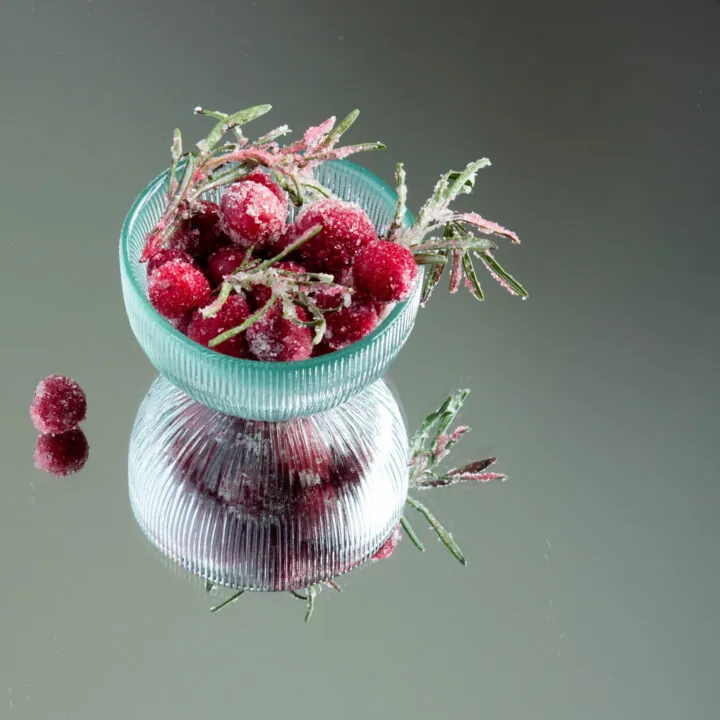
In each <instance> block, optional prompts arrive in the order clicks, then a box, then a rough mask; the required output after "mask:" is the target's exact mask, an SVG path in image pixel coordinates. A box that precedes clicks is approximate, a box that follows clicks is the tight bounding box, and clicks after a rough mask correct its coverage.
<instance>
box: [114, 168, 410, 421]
mask: <svg viewBox="0 0 720 720" xmlns="http://www.w3.org/2000/svg"><path fill="white" fill-rule="evenodd" d="M316 177H317V179H318V180H319V181H320V182H321V183H322V184H323V185H325V186H326V187H328V188H329V189H330V190H332V191H333V192H334V193H335V194H336V195H337V196H339V197H340V198H342V199H344V200H349V201H352V202H356V203H358V204H359V205H360V206H361V207H362V208H363V209H364V210H365V212H366V213H367V214H368V215H369V217H370V219H371V220H372V222H373V223H374V224H375V227H376V228H377V230H378V233H379V234H382V233H384V232H386V230H387V228H388V226H389V224H390V222H391V221H392V217H393V214H394V211H395V204H396V199H397V196H396V194H395V192H393V190H391V189H390V187H389V186H388V185H387V184H386V183H384V182H383V181H382V180H380V179H379V178H377V177H376V176H375V175H373V174H372V173H370V172H368V171H367V170H365V169H363V168H361V167H360V166H359V165H356V164H354V163H351V162H349V161H347V160H341V161H333V162H327V163H324V164H323V165H321V166H320V167H319V168H318V169H317V170H316ZM166 188H167V172H165V173H163V174H162V175H160V176H159V177H157V178H156V179H155V180H153V181H152V182H151V183H150V184H149V185H148V186H147V187H146V188H145V190H143V191H142V193H140V195H139V197H138V198H137V199H136V201H135V203H134V204H133V206H132V208H131V210H130V212H129V213H128V215H127V218H126V219H125V223H124V225H123V229H122V234H121V236H120V274H121V279H122V290H123V298H124V301H125V308H126V311H127V315H128V319H129V321H130V326H131V327H132V330H133V332H134V334H135V337H136V338H137V340H138V342H139V343H140V346H141V347H142V349H143V350H144V352H145V354H146V355H147V356H148V358H149V360H150V362H151V363H152V364H153V365H154V366H155V368H156V369H157V370H158V371H159V372H160V373H162V374H163V375H165V376H166V377H167V378H168V379H169V380H170V381H171V382H172V383H173V384H174V385H176V386H177V387H179V388H181V389H182V390H184V391H185V392H186V393H187V394H188V395H189V396H190V397H191V398H193V399H194V400H196V401H198V402H200V403H202V404H203V405H207V406H208V407H210V408H212V409H213V410H218V411H219V412H222V413H225V414H228V415H235V416H237V417H243V418H248V419H255V420H286V419H289V418H293V417H299V416H302V415H311V414H313V413H317V412H322V411H324V410H328V409H330V408H332V407H335V406H337V405H340V404H342V403H344V402H346V401H347V400H349V399H350V398H352V397H353V396H354V395H356V394H357V393H358V392H360V391H361V390H363V389H364V388H366V387H367V386H368V385H369V384H370V383H372V382H373V381H374V380H377V379H378V378H379V377H381V376H382V375H383V373H384V372H385V370H386V369H387V367H388V366H389V365H390V363H391V362H392V361H393V360H394V359H395V357H396V356H397V354H398V352H399V351H400V349H401V348H402V346H403V344H404V343H405V341H406V340H407V338H408V336H409V334H410V331H411V330H412V327H413V325H414V323H415V317H416V315H417V311H418V306H419V303H420V295H421V284H422V272H421V273H419V274H418V282H417V284H416V287H415V290H414V292H413V293H412V294H411V296H410V297H409V298H408V299H407V300H405V301H403V302H402V303H398V304H397V305H396V306H395V307H394V308H393V309H392V311H391V312H390V313H389V315H388V316H387V317H386V318H385V319H384V320H383V321H382V322H381V323H380V324H379V325H378V327H377V328H376V329H375V330H374V331H373V332H372V333H371V334H370V335H368V336H367V337H365V338H363V339H362V340H360V341H359V342H356V343H354V344H352V345H350V346H348V347H347V348H345V349H343V350H339V351H337V352H334V353H329V354H328V355H323V356H320V357H318V358H311V359H309V360H302V361H299V362H261V361H257V360H241V359H238V358H233V357H229V356H227V355H222V354H220V353H218V352H215V351H214V350H210V349H208V348H206V347H203V346H202V345H199V344H197V343H195V342H193V341H192V340H190V339H189V338H187V337H186V336H185V335H183V334H182V333H181V332H179V331H178V330H176V329H175V328H174V327H173V326H172V325H171V324H170V323H169V322H168V321H167V320H165V318H163V317H162V316H161V315H160V314H159V313H158V312H157V311H156V310H155V308H153V306H152V305H151V304H150V301H149V300H148V298H147V278H146V271H145V269H146V265H145V264H144V263H140V262H139V257H140V254H141V252H142V248H143V246H144V243H145V235H146V233H147V232H148V231H149V230H150V229H151V228H152V227H153V226H154V224H155V223H156V222H157V220H158V219H159V218H160V215H161V213H162V212H163V210H164V207H165V192H166ZM219 195H220V190H219V189H218V190H216V191H215V192H214V193H213V192H211V193H210V194H209V195H208V196H207V198H208V199H212V200H215V201H217V200H218V199H219ZM293 212H294V209H293ZM405 222H406V223H408V224H409V223H412V215H411V214H410V213H409V212H408V213H407V215H406V218H405Z"/></svg>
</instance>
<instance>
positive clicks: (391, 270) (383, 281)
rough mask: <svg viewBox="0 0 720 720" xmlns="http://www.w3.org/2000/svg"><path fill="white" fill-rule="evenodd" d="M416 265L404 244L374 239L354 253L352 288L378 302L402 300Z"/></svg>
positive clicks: (410, 286) (415, 275) (416, 271)
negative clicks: (353, 286)
mask: <svg viewBox="0 0 720 720" xmlns="http://www.w3.org/2000/svg"><path fill="white" fill-rule="evenodd" d="M417 274H418V266H417V263H416V262H415V258H414V257H413V254H412V253H411V252H410V250H408V249H407V248H406V247H405V246H404V245H399V244H398V243H395V242H389V241H387V240H378V241H377V242H373V243H369V244H368V245H366V246H365V247H364V248H362V249H361V250H360V251H359V252H358V254H357V256H356V257H355V263H354V264H353V279H354V281H355V288H356V289H357V291H358V292H359V293H362V294H363V295H364V296H366V297H369V298H372V299H373V300H380V301H381V302H398V301H400V300H404V299H405V298H406V297H407V296H408V295H409V294H410V291H411V290H412V288H413V284H414V282H415V278H416V277H417Z"/></svg>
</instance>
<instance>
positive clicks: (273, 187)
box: [243, 167, 288, 209]
mask: <svg viewBox="0 0 720 720" xmlns="http://www.w3.org/2000/svg"><path fill="white" fill-rule="evenodd" d="M243 182H256V183H259V184H260V185H264V186H265V187H266V188H267V189H268V190H270V192H272V194H273V195H274V196H275V197H276V198H277V199H278V200H279V201H280V202H281V203H283V205H284V206H285V208H286V209H287V201H288V199H287V196H286V195H285V191H284V190H283V189H282V188H281V187H280V186H279V185H278V184H277V183H276V182H275V181H274V180H273V179H272V178H271V177H270V175H269V174H268V173H266V172H265V171H264V170H262V169H261V168H259V167H256V168H255V169H254V170H253V171H252V172H250V173H248V175H246V176H245V179H244V180H243Z"/></svg>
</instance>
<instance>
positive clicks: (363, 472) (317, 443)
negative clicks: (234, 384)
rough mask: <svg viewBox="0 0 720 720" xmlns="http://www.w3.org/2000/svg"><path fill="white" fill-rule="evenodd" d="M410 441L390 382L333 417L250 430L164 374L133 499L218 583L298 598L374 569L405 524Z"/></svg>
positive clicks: (135, 465) (155, 533) (147, 419)
mask: <svg viewBox="0 0 720 720" xmlns="http://www.w3.org/2000/svg"><path fill="white" fill-rule="evenodd" d="M407 452H408V450H407V434H406V430H405V426H404V423H403V421H402V417H401V413H400V408H399V406H398V404H397V402H396V400H395V398H394V397H393V395H392V394H391V392H390V390H389V389H388V387H387V385H386V384H385V383H384V382H383V381H379V382H376V383H373V384H372V385H370V386H369V387H368V388H366V389H365V390H364V391H363V392H362V393H360V394H358V395H357V396H355V397H354V398H353V399H352V400H350V401H348V402H347V403H345V404H343V405H341V406H339V407H337V408H334V409H332V410H329V411H327V412H324V413H320V414H317V415H313V416H310V417H303V418H296V419H293V420H286V421H281V422H264V421H258V420H243V419H241V418H237V417H232V416H229V415H223V414H221V413H219V412H217V411H214V410H211V409H209V408H207V407H205V406H204V405H201V404H200V403H196V402H194V401H193V400H191V399H190V398H189V397H188V396H187V395H185V394H184V393H183V392H182V391H180V390H178V389H177V388H176V387H174V386H173V385H171V384H170V382H168V380H166V379H165V378H164V377H162V376H160V377H159V378H158V379H157V380H155V382H154V383H153V385H152V387H151V388H150V390H149V391H148V394H147V395H146V396H145V399H144V400H143V402H142V404H141V406H140V409H139V411H138V415H137V418H136V420H135V425H134V427H133V432H132V436H131V439H130V452H129V489H130V501H131V504H132V508H133V511H134V513H135V517H136V518H137V521H138V523H139V524H140V526H141V528H142V529H143V531H144V532H145V534H146V535H147V536H148V538H149V539H150V540H151V541H152V542H153V543H154V544H155V545H156V546H157V547H158V548H159V549H160V550H161V551H162V552H163V553H165V554H166V555H168V556H169V557H171V558H172V559H173V560H175V561H176V562H178V563H179V564H180V565H182V566H183V567H185V568H186V569H188V570H190V571H192V572H194V573H196V574H198V575H200V576H202V577H204V578H207V579H208V580H211V581H212V582H214V583H217V584H220V585H227V586H230V587H234V588H245V589H249V590H290V589H297V588H302V587H307V586H308V585H311V584H313V583H316V582H320V581H322V580H327V579H329V578H332V577H335V576H337V575H341V574H343V573H345V572H347V571H348V570H351V569H352V568H354V567H356V566H358V565H360V564H362V563H364V562H365V561H367V560H368V559H369V558H370V557H371V556H372V555H373V554H374V553H375V552H376V551H377V550H378V549H379V548H380V546H381V545H382V544H383V542H384V541H385V540H386V539H387V538H388V536H389V535H390V533H391V532H392V530H393V528H394V527H395V526H396V525H397V523H398V521H399V519H400V515H401V512H402V508H403V506H404V503H405V498H406V495H407V489H408V467H407V461H408V455H407Z"/></svg>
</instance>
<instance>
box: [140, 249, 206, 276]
mask: <svg viewBox="0 0 720 720" xmlns="http://www.w3.org/2000/svg"><path fill="white" fill-rule="evenodd" d="M171 260H182V261H183V262H185V263H187V264H188V265H194V264H195V261H194V260H193V258H192V256H191V255H188V253H186V252H185V251H184V250H169V249H167V248H164V249H163V250H159V251H158V252H157V253H156V254H155V255H153V256H152V257H151V258H150V259H149V260H148V264H147V274H148V276H150V275H152V274H153V273H154V272H155V271H156V270H157V269H158V268H159V267H160V266H162V265H164V264H165V263H166V262H170V261H171Z"/></svg>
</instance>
